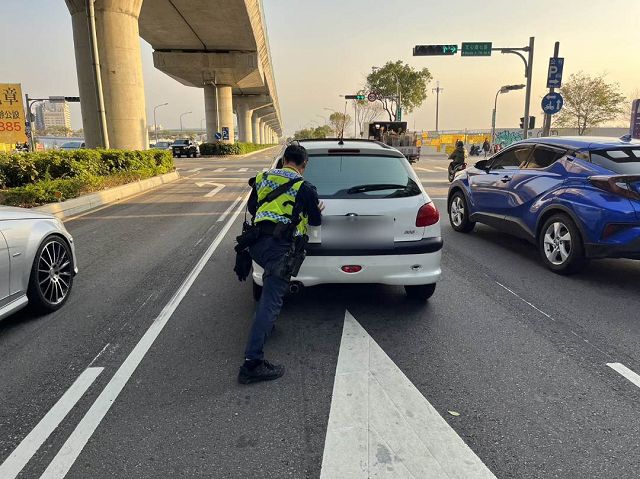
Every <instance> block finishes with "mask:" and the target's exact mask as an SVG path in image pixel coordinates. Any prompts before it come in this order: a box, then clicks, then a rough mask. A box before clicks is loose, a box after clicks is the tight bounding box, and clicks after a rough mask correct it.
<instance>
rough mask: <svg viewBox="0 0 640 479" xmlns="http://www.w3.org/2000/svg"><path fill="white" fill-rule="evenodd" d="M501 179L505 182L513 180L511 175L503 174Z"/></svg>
mask: <svg viewBox="0 0 640 479" xmlns="http://www.w3.org/2000/svg"><path fill="white" fill-rule="evenodd" d="M500 181H502V182H503V183H509V182H510V181H511V176H507V175H505V176H503V177H502V178H500Z"/></svg>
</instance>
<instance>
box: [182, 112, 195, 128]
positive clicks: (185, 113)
mask: <svg viewBox="0 0 640 479" xmlns="http://www.w3.org/2000/svg"><path fill="white" fill-rule="evenodd" d="M191 113H193V112H192V111H185V112H184V113H180V132H182V130H183V128H182V117H183V116H185V115H189V114H191Z"/></svg>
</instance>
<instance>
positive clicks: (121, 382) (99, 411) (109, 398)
mask: <svg viewBox="0 0 640 479" xmlns="http://www.w3.org/2000/svg"><path fill="white" fill-rule="evenodd" d="M248 198H249V195H248V194H247V195H246V196H245V197H244V200H242V201H241V202H240V205H239V206H238V209H237V210H236V211H235V212H234V214H233V215H232V216H231V218H229V221H227V223H226V224H225V225H224V226H223V227H222V229H221V230H220V232H219V233H218V235H217V236H216V238H215V239H214V240H213V242H212V243H211V244H210V245H209V247H208V248H207V250H206V251H205V253H204V254H203V255H202V257H201V258H200V260H199V261H198V263H197V264H196V266H195V267H194V268H193V269H192V270H191V272H190V273H189V275H188V276H187V277H186V278H185V280H184V282H183V283H182V284H181V285H180V287H179V288H178V290H177V291H176V292H175V294H174V295H173V296H172V298H171V299H170V300H169V302H168V303H167V304H166V305H165V307H164V308H163V309H162V311H161V312H160V314H159V315H158V317H156V319H155V320H154V321H153V323H152V324H151V326H150V327H149V329H147V331H146V332H145V333H144V335H143V336H142V338H141V339H140V341H139V342H138V343H137V344H136V346H135V347H134V348H133V350H132V351H131V353H129V356H127V358H126V359H125V360H124V362H123V363H122V365H121V366H120V367H119V368H118V370H117V371H116V372H115V374H114V375H113V377H112V378H111V380H110V381H109V383H108V384H107V385H106V386H105V388H104V389H103V390H102V392H101V393H100V395H99V396H98V398H97V399H96V400H95V402H94V403H93V404H92V405H91V407H90V408H89V410H88V411H87V413H86V414H85V415H84V417H83V418H82V420H81V421H80V423H78V425H77V426H76V428H75V429H74V431H73V432H72V433H71V436H69V438H68V439H67V440H66V442H65V443H64V444H63V446H62V448H61V449H60V450H59V451H58V453H57V454H56V456H55V457H54V458H53V461H51V463H50V464H49V466H48V467H47V469H46V470H45V471H44V473H43V474H42V476H40V479H62V478H64V477H65V476H66V475H67V473H68V472H69V470H70V469H71V467H72V466H73V464H74V463H75V461H76V460H77V459H78V456H80V453H81V452H82V450H83V449H84V447H85V446H86V444H87V442H88V441H89V439H90V438H91V436H92V435H93V433H94V432H95V430H96V429H97V427H98V426H99V425H100V423H101V422H102V420H103V419H104V417H105V416H106V414H107V412H109V409H110V408H111V406H112V405H113V403H114V402H115V401H116V399H117V398H118V396H119V395H120V393H121V392H122V390H123V389H124V387H125V385H126V384H127V382H128V381H129V379H131V376H132V375H133V373H134V372H135V371H136V369H137V367H138V366H139V365H140V363H141V362H142V360H143V359H144V357H145V355H146V354H147V352H148V351H149V349H150V348H151V346H152V345H153V343H154V342H155V340H156V339H157V338H158V336H159V335H160V333H161V332H162V329H163V328H164V327H165V326H166V324H167V323H168V322H169V319H171V317H172V316H173V313H174V312H175V310H176V309H177V308H178V306H179V305H180V303H181V302H182V300H183V299H184V297H185V296H186V295H187V293H188V292H189V290H190V289H191V287H192V286H193V283H195V281H196V279H197V278H198V276H199V275H200V273H201V272H202V270H203V269H204V267H205V266H206V264H207V262H208V261H209V259H210V258H211V256H213V253H215V251H216V250H217V249H218V246H220V243H222V240H223V239H224V237H225V236H226V234H227V232H228V231H229V229H231V226H232V225H233V223H234V221H235V220H236V218H237V217H238V216H239V215H240V213H241V211H242V209H243V208H244V203H245V202H246V201H247V199H248ZM0 477H4V476H0Z"/></svg>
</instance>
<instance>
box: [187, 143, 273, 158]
mask: <svg viewBox="0 0 640 479" xmlns="http://www.w3.org/2000/svg"><path fill="white" fill-rule="evenodd" d="M271 146H273V145H258V144H256V143H233V144H229V143H203V144H201V145H200V154H201V155H245V154H247V153H252V152H254V151H258V150H264V149H265V148H269V147H271Z"/></svg>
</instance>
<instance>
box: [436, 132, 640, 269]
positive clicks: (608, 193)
mask: <svg viewBox="0 0 640 479" xmlns="http://www.w3.org/2000/svg"><path fill="white" fill-rule="evenodd" d="M447 210H448V213H449V221H450V222H451V226H452V227H453V229H454V230H455V231H458V232H462V233H468V232H470V231H472V230H473V228H474V226H475V224H476V222H478V223H484V224H487V225H490V226H493V227H495V228H498V229H500V230H502V231H505V232H507V233H510V234H513V235H516V236H519V237H522V238H526V239H527V240H529V241H531V242H532V243H533V244H535V245H537V247H538V249H539V251H540V256H541V258H542V261H543V262H544V263H545V264H546V265H547V266H548V267H549V268H550V269H551V270H553V271H555V272H556V273H561V274H569V273H573V272H575V271H577V270H579V269H580V267H581V266H583V265H584V264H585V263H586V262H587V260H588V259H591V258H632V259H640V141H637V140H631V139H629V138H627V137H623V138H621V139H619V140H618V139H614V138H590V137H566V138H563V137H553V138H535V139H529V140H524V141H520V142H517V143H514V144H513V145H511V146H510V147H509V148H506V149H505V150H503V151H501V152H499V153H497V154H496V155H494V156H492V157H491V158H489V159H487V160H482V161H479V162H478V163H476V164H475V166H474V167H471V168H469V169H467V170H464V171H462V172H460V173H459V174H458V175H457V176H456V178H455V179H454V181H453V182H452V183H451V186H450V187H449V195H448V201H447Z"/></svg>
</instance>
